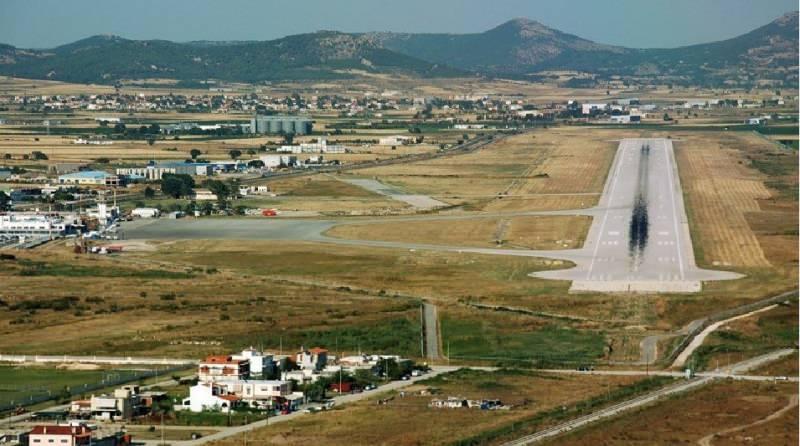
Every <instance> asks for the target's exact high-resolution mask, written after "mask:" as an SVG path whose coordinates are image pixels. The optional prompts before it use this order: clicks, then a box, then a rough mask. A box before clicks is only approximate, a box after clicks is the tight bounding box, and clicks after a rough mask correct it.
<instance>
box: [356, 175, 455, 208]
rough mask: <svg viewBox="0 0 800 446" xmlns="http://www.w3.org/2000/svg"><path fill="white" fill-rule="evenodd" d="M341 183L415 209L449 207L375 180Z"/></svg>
mask: <svg viewBox="0 0 800 446" xmlns="http://www.w3.org/2000/svg"><path fill="white" fill-rule="evenodd" d="M342 181H345V182H347V183H350V184H353V185H355V186H358V187H361V188H364V189H366V190H368V191H370V192H375V193H376V194H381V195H385V196H387V197H389V198H391V199H393V200H397V201H402V202H405V203H408V204H410V205H411V206H413V207H415V208H417V209H426V210H427V209H434V208H438V207H443V206H449V204H447V203H444V202H441V201H439V200H435V199H433V198H431V197H429V196H427V195H418V194H409V193H406V192H404V191H401V190H399V189H397V188H395V187H392V186H389V185H386V184H384V183H381V182H380V181H377V180H370V179H362V178H354V179H342Z"/></svg>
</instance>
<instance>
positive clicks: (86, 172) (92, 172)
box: [58, 170, 112, 179]
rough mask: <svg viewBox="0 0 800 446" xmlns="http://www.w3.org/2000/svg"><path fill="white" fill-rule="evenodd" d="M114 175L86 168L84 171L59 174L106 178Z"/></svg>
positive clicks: (75, 176)
mask: <svg viewBox="0 0 800 446" xmlns="http://www.w3.org/2000/svg"><path fill="white" fill-rule="evenodd" d="M109 176H112V174H110V173H108V172H104V171H102V170H84V171H82V172H73V173H66V174H64V175H59V176H58V177H59V178H96V179H100V178H105V177H109Z"/></svg>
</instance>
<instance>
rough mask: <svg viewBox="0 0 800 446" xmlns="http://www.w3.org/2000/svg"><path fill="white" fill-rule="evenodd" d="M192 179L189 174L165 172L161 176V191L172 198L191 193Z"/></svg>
mask: <svg viewBox="0 0 800 446" xmlns="http://www.w3.org/2000/svg"><path fill="white" fill-rule="evenodd" d="M193 187H194V180H193V179H192V177H190V176H189V175H185V174H175V173H165V174H164V176H163V177H161V192H163V193H164V194H165V195H169V196H171V197H174V198H180V197H184V196H187V195H189V194H191V193H192V188H193Z"/></svg>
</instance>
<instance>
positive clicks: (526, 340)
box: [441, 313, 605, 367]
mask: <svg viewBox="0 0 800 446" xmlns="http://www.w3.org/2000/svg"><path fill="white" fill-rule="evenodd" d="M456 316H457V317H456ZM441 331H442V345H443V348H444V350H445V352H444V353H445V354H446V355H447V354H448V353H449V355H450V358H451V359H457V360H466V361H475V360H478V361H488V362H491V363H499V364H508V365H517V366H519V365H525V366H537V367H548V366H564V365H566V366H568V367H573V366H575V365H581V364H591V363H593V362H595V361H596V360H598V359H601V358H602V356H603V354H604V347H605V339H604V336H603V333H600V332H597V331H593V330H580V329H575V328H572V327H570V326H568V325H565V324H563V323H560V324H559V323H555V322H548V321H543V320H538V321H537V320H535V319H531V318H526V317H519V316H516V317H515V316H508V315H497V314H491V315H490V314H483V315H481V317H480V318H476V317H475V316H473V317H470V316H468V315H463V314H458V313H447V314H445V315H444V316H443V317H442V320H441Z"/></svg>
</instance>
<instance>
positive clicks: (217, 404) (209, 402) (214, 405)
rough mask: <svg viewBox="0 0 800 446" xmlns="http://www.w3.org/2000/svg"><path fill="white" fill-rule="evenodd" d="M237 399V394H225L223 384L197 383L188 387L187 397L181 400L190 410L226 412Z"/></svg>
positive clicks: (184, 406)
mask: <svg viewBox="0 0 800 446" xmlns="http://www.w3.org/2000/svg"><path fill="white" fill-rule="evenodd" d="M239 400H240V398H239V397H238V396H235V395H230V394H227V393H226V392H225V389H224V387H223V386H220V385H217V384H213V383H199V384H197V385H195V386H192V387H191V388H189V398H185V399H184V400H183V403H182V406H183V408H188V409H189V410H191V411H192V412H204V411H207V410H208V411H220V412H223V413H228V412H230V410H231V408H232V407H233V406H234V405H236V403H237V402H238V401H239Z"/></svg>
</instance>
